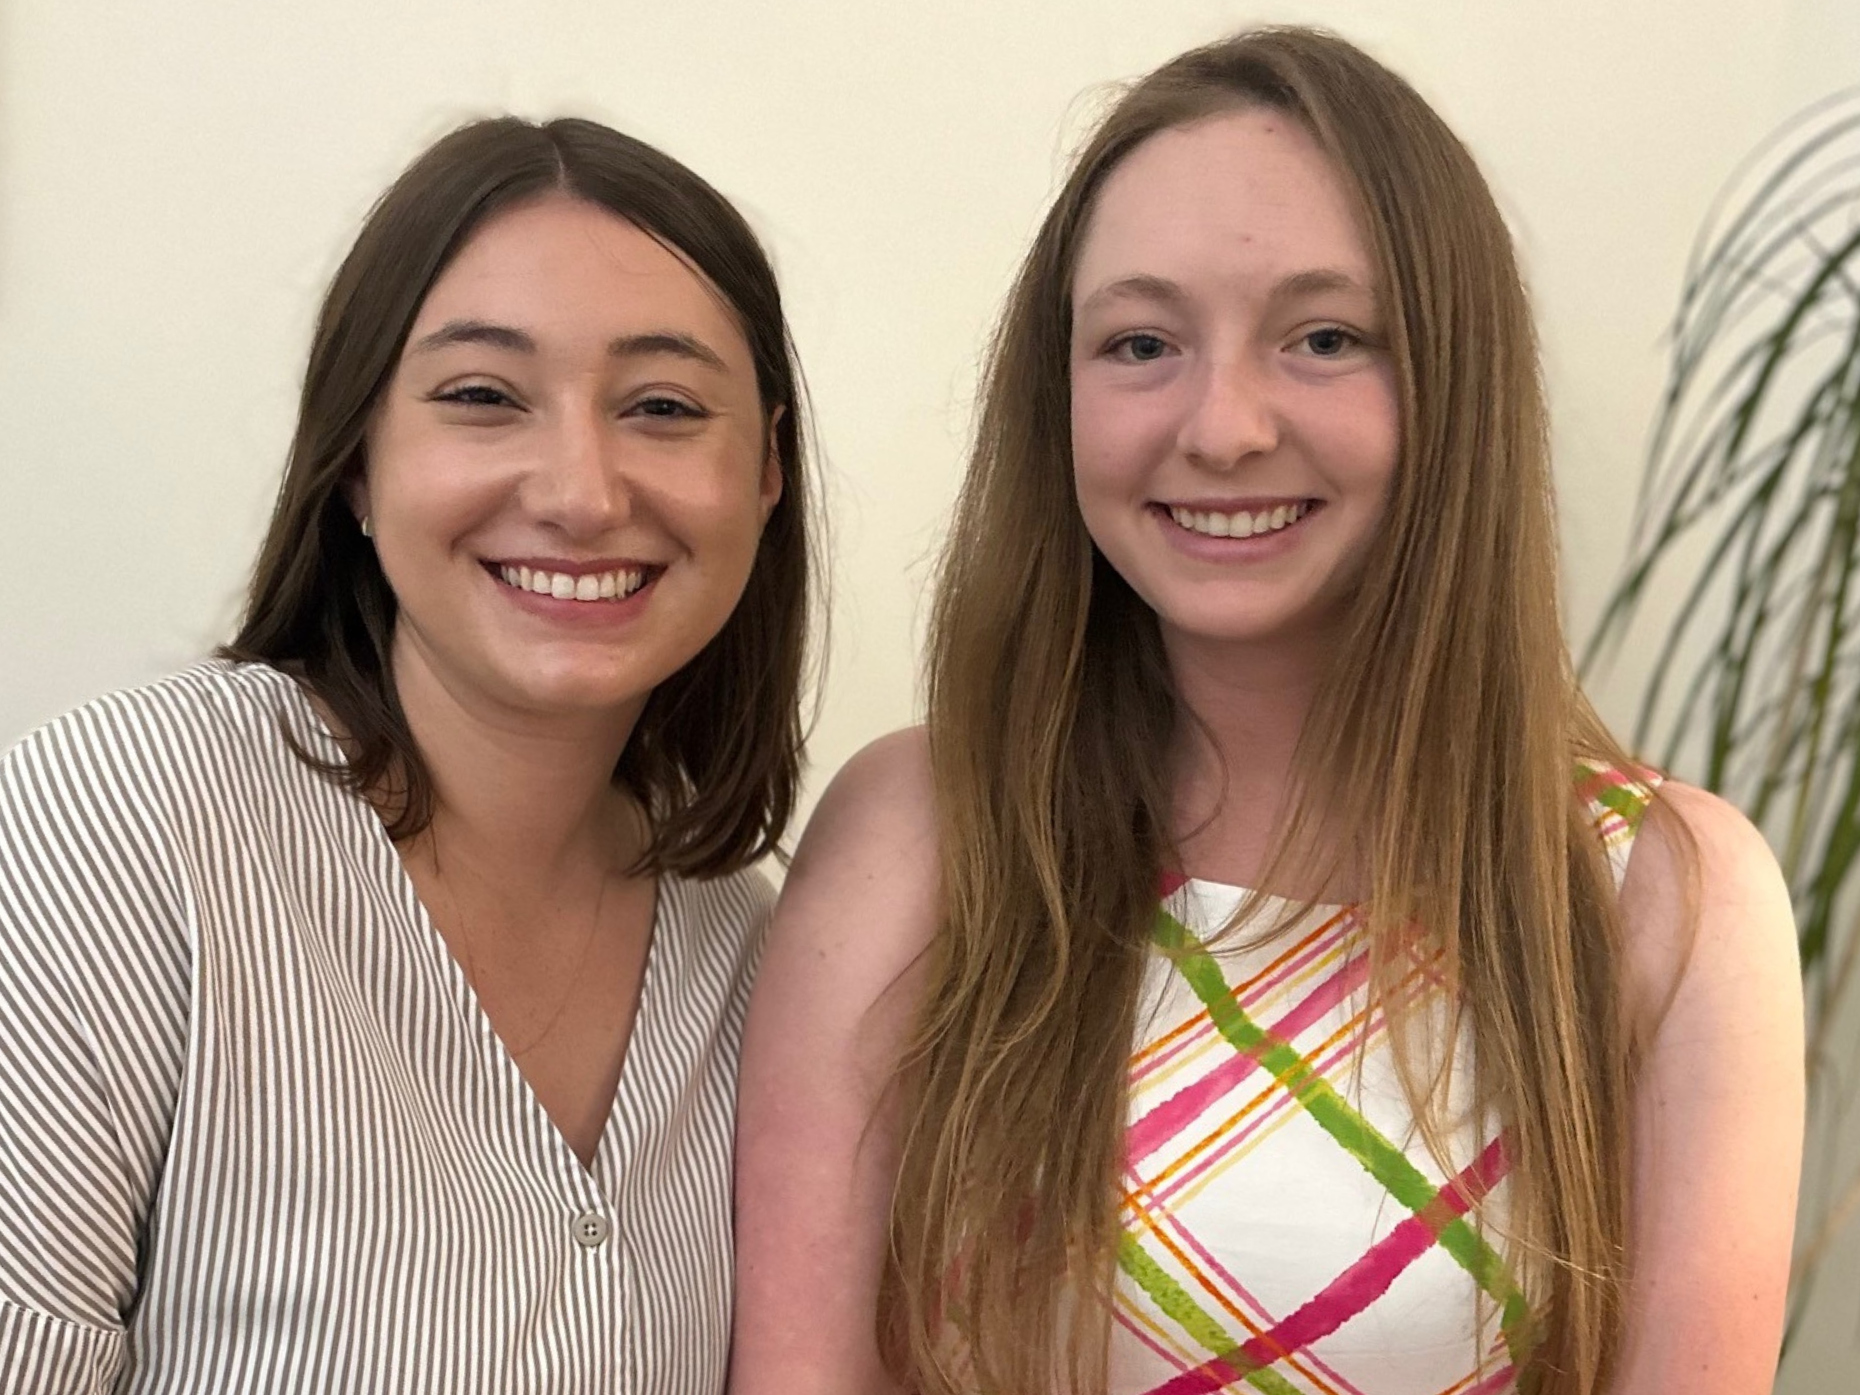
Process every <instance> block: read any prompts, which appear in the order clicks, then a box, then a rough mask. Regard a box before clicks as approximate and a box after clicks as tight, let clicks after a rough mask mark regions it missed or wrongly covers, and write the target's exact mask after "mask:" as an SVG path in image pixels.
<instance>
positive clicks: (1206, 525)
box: [1169, 499, 1311, 538]
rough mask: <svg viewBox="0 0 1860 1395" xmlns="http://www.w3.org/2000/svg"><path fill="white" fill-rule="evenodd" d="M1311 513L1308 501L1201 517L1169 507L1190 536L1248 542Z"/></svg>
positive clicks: (1170, 511)
mask: <svg viewBox="0 0 1860 1395" xmlns="http://www.w3.org/2000/svg"><path fill="white" fill-rule="evenodd" d="M1310 512H1311V501H1310V500H1309V499H1301V500H1300V501H1299V502H1298V503H1296V504H1275V505H1273V507H1271V508H1269V509H1260V510H1258V511H1257V512H1249V511H1248V510H1246V509H1241V510H1239V511H1238V512H1236V513H1203V512H1201V511H1199V510H1196V509H1184V508H1177V507H1174V506H1171V507H1170V509H1169V516H1170V517H1171V518H1173V519H1175V521H1176V522H1177V523H1179V524H1181V525H1182V526H1183V527H1184V528H1186V529H1188V530H1189V531H1190V532H1191V533H1206V534H1207V535H1208V536H1209V537H1211V538H1250V537H1252V536H1253V535H1254V534H1255V533H1276V532H1278V531H1279V529H1281V528H1283V527H1285V526H1286V525H1287V524H1288V523H1296V522H1297V521H1298V520H1299V519H1301V518H1303V517H1304V516H1305V515H1306V514H1308V513H1310Z"/></svg>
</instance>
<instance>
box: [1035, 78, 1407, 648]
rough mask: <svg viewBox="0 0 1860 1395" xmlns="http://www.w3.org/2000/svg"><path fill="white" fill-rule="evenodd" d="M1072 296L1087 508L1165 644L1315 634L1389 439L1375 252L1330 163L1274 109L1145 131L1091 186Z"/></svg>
mask: <svg viewBox="0 0 1860 1395" xmlns="http://www.w3.org/2000/svg"><path fill="white" fill-rule="evenodd" d="M1072 305H1073V325H1072V361H1071V379H1072V450H1073V464H1074V473H1075V483H1076V487H1077V493H1078V502H1079V508H1080V511H1081V513H1082V515H1083V517H1084V522H1085V526H1086V528H1087V530H1088V531H1089V532H1090V534H1091V536H1092V539H1093V541H1094V542H1096V544H1097V545H1098V548H1099V550H1100V551H1102V552H1103V553H1104V555H1105V557H1106V559H1107V560H1108V561H1109V562H1110V563H1111V565H1112V566H1114V567H1115V568H1116V569H1117V570H1118V572H1119V574H1121V575H1122V576H1123V578H1124V579H1125V580H1126V581H1127V582H1128V583H1129V584H1130V586H1131V587H1132V589H1133V590H1135V591H1136V592H1137V594H1138V595H1140V596H1141V597H1142V598H1143V599H1144V601H1145V602H1147V603H1148V604H1149V605H1150V607H1151V608H1152V609H1154V610H1155V611H1156V613H1157V616H1158V618H1159V619H1160V621H1161V623H1162V627H1163V633H1164V635H1165V638H1166V639H1167V640H1168V641H1169V643H1170V645H1171V647H1172V649H1174V648H1179V646H1180V645H1182V644H1184V643H1189V642H1194V643H1210V642H1211V643H1215V644H1221V645H1235V644H1246V645H1258V644H1262V643H1265V644H1276V643H1294V644H1299V645H1309V644H1310V643H1312V642H1313V641H1314V640H1318V641H1319V642H1321V640H1322V637H1323V636H1324V635H1325V634H1326V633H1327V632H1328V630H1329V629H1330V628H1331V627H1332V626H1334V624H1335V622H1336V620H1337V619H1338V618H1339V617H1340V616H1341V614H1342V613H1343V608H1344V606H1345V604H1346V602H1347V600H1348V597H1349V594H1350V590H1351V586H1352V584H1353V582H1354V581H1355V579H1356V577H1357V576H1358V574H1359V572H1360V569H1361V563H1362V560H1363V556H1364V554H1365V551H1366V549H1367V546H1368V544H1369V542H1370V540H1371V538H1372V537H1373V536H1374V533H1375V530H1376V529H1377V527H1378V526H1379V524H1380V522H1381V520H1382V516H1383V513H1384V508H1385V501H1386V499H1387V495H1388V489H1389V482H1390V480H1391V478H1392V476H1393V474H1394V470H1395V462H1396V456H1397V449H1398V435H1399V424H1398V415H1399V411H1398V404H1397V397H1396V389H1395V381H1394V374H1393V369H1392V365H1391V362H1390V356H1389V353H1388V350H1387V348H1386V346H1385V344H1384V341H1383V337H1382V317H1381V314H1380V312H1379V310H1378V307H1377V296H1376V287H1375V273H1374V266H1373V262H1372V260H1371V256H1370V250H1369V247H1368V244H1367V241H1366V239H1365V238H1364V236H1363V234H1362V231H1361V229H1360V227H1359V225H1358V222H1357V218H1356V215H1355V210H1354V208H1353V207H1352V204H1351V201H1350V199H1349V197H1348V195H1347V194H1346V192H1345V190H1344V187H1343V184H1342V182H1341V180H1340V179H1339V178H1338V176H1337V173H1336V171H1335V169H1334V168H1333V166H1332V164H1331V162H1330V160H1329V159H1328V158H1327V157H1326V156H1325V155H1324V154H1323V152H1322V151H1321V150H1320V149H1319V148H1318V146H1317V144H1316V142H1315V140H1313V138H1312V137H1311V135H1310V133H1309V132H1308V131H1307V130H1306V129H1305V128H1304V126H1303V125H1302V124H1300V123H1299V122H1298V121H1297V120H1296V119H1294V118H1292V117H1290V116H1287V115H1285V114H1283V113H1281V112H1278V111H1274V110H1270V109H1266V108H1250V109H1246V110H1242V111H1237V112H1233V113H1229V114H1224V115H1220V116H1215V117H1209V118H1207V119H1204V120H1202V121H1198V122H1196V123H1194V124H1192V125H1189V126H1184V127H1178V128H1175V129H1171V130H1166V131H1163V132H1161V133H1159V134H1157V135H1155V136H1152V137H1150V138H1149V139H1148V140H1146V141H1145V142H1144V143H1143V144H1141V145H1140V146H1138V147H1137V148H1136V149H1135V150H1134V151H1133V152H1132V153H1131V154H1130V155H1129V156H1127V157H1126V158H1125V159H1124V160H1123V162H1122V163H1121V164H1120V165H1118V167H1117V168H1116V169H1115V170H1114V171H1113V172H1112V173H1111V175H1110V176H1109V178H1108V179H1107V180H1106V181H1105V183H1104V186H1103V188H1102V189H1101V190H1100V191H1099V194H1098V198H1097V202H1096V205H1095V207H1094V208H1093V211H1092V214H1091V217H1090V221H1089V223H1088V224H1087V226H1086V229H1085V234H1084V238H1083V241H1082V244H1081V247H1080V251H1079V255H1078V261H1077V266H1076V269H1075V272H1074V276H1073V283H1072Z"/></svg>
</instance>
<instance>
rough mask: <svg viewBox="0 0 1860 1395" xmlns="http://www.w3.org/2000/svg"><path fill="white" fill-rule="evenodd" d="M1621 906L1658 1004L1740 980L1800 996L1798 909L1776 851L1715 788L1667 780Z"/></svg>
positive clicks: (1648, 995)
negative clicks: (1704, 788) (1792, 905)
mask: <svg viewBox="0 0 1860 1395" xmlns="http://www.w3.org/2000/svg"><path fill="white" fill-rule="evenodd" d="M1621 911H1622V919H1623V921H1624V924H1625V928H1626V931H1627V937H1628V943H1627V950H1628V967H1629V971H1630V974H1631V975H1632V978H1633V980H1634V981H1635V986H1636V988H1637V989H1638V990H1639V991H1640V993H1641V994H1642V995H1644V999H1643V1000H1644V1001H1646V1002H1648V1003H1650V1004H1655V1003H1657V1004H1665V1003H1668V1002H1672V1003H1674V1004H1675V1005H1677V1003H1678V1002H1679V1001H1681V1000H1683V999H1684V998H1686V997H1688V996H1696V995H1697V994H1700V993H1704V994H1707V995H1714V996H1715V994H1714V990H1726V989H1730V988H1733V987H1735V986H1737V985H1739V984H1740V983H1741V984H1742V985H1743V987H1744V988H1745V989H1746V990H1748V991H1749V992H1751V993H1755V994H1758V995H1760V996H1764V997H1777V996H1785V995H1788V996H1799V989H1800V978H1799V962H1798V957H1797V949H1796V936H1795V918H1794V914H1793V910H1792V907H1791V905H1790V899H1789V890H1788V887H1787V885H1786V884H1785V883H1784V881H1783V876H1782V871H1781V869H1780V868H1779V867H1778V866H1777V863H1776V856H1775V854H1774V853H1773V852H1771V850H1770V847H1769V844H1768V843H1767V842H1765V841H1764V838H1763V835H1762V834H1761V833H1760V832H1758V830H1757V829H1756V827H1755V826H1754V825H1753V824H1752V823H1751V822H1750V820H1749V819H1748V818H1746V817H1745V816H1744V815H1743V814H1742V813H1741V812H1740V811H1739V810H1738V809H1737V808H1735V807H1734V806H1733V805H1731V804H1730V803H1728V802H1727V801H1726V800H1724V799H1722V798H1720V797H1719V796H1718V795H1715V794H1712V793H1711V792H1710V791H1708V790H1702V789H1699V788H1697V787H1695V786H1692V785H1687V784H1684V783H1681V782H1679V781H1668V782H1667V783H1665V784H1663V785H1661V786H1660V789H1659V793H1658V796H1657V797H1656V798H1655V799H1654V800H1653V802H1652V804H1651V805H1650V806H1649V808H1648V810H1647V814H1646V816H1645V818H1644V819H1643V821H1642V824H1641V827H1640V830H1639V833H1638V835H1637V836H1636V838H1635V840H1634V851H1633V855H1632V857H1630V859H1629V861H1628V868H1627V875H1626V878H1625V880H1624V881H1623V883H1622V888H1621Z"/></svg>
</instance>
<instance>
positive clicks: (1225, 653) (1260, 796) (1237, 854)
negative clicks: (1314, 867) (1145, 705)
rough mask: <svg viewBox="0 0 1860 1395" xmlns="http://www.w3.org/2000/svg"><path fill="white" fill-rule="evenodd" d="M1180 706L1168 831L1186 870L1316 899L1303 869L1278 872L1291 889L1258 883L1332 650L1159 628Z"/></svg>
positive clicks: (1314, 641)
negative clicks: (1199, 635)
mask: <svg viewBox="0 0 1860 1395" xmlns="http://www.w3.org/2000/svg"><path fill="white" fill-rule="evenodd" d="M1164 647H1165V649H1166V651H1167V653H1168V657H1169V668H1170V673H1171V676H1172V677H1173V679H1174V682H1175V687H1176V694H1177V698H1178V701H1179V702H1180V703H1181V705H1182V707H1183V708H1184V710H1185V711H1186V712H1187V713H1189V714H1192V718H1193V719H1192V720H1189V721H1185V722H1184V723H1183V724H1182V728H1181V730H1180V732H1179V733H1178V735H1177V737H1176V744H1175V749H1174V751H1173V752H1172V753H1171V754H1172V762H1171V763H1172V766H1173V769H1174V777H1173V783H1174V801H1175V822H1176V827H1175V833H1176V839H1177V846H1178V850H1179V852H1180V854H1181V856H1182V859H1183V862H1184V863H1185V864H1186V865H1185V866H1184V869H1183V870H1184V871H1186V872H1188V873H1190V874H1191V875H1196V876H1204V877H1207V878H1209V879H1210V880H1214V881H1223V882H1232V883H1236V884H1239V885H1243V886H1252V887H1259V889H1261V890H1271V891H1277V892H1281V893H1282V894H1294V895H1307V894H1312V895H1315V894H1316V891H1315V889H1314V888H1312V887H1310V886H1309V885H1307V883H1308V882H1309V880H1310V878H1311V876H1312V873H1311V871H1310V869H1309V868H1302V869H1301V868H1298V867H1296V866H1294V867H1293V868H1288V869H1282V870H1284V871H1286V872H1287V873H1288V874H1289V875H1290V876H1291V879H1292V881H1293V882H1294V883H1295V885H1292V886H1289V887H1279V886H1273V887H1262V886H1261V885H1260V883H1261V880H1262V878H1263V877H1264V874H1265V873H1266V871H1267V864H1268V863H1269V861H1270V860H1271V855H1272V853H1273V852H1274V850H1275V849H1276V846H1277V843H1278V840H1279V838H1280V836H1281V835H1282V834H1283V832H1284V824H1285V820H1286V819H1287V818H1288V817H1289V816H1290V814H1291V810H1292V806H1293V799H1294V796H1295V795H1296V794H1297V793H1298V790H1297V780H1298V772H1297V770H1296V769H1295V761H1294V757H1295V756H1296V754H1297V750H1298V741H1299V736H1300V734H1301V733H1302V732H1303V730H1304V724H1305V717H1306V715H1307V714H1308V713H1309V712H1310V710H1311V704H1312V702H1313V700H1314V699H1315V697H1316V695H1317V690H1318V685H1319V683H1320V682H1321V681H1322V677H1323V674H1324V671H1325V667H1326V664H1327V663H1328V660H1329V655H1330V648H1329V645H1328V643H1327V642H1326V640H1325V639H1322V638H1320V637H1318V636H1313V637H1312V638H1311V639H1310V640H1308V641H1306V642H1300V643H1274V644H1271V645H1265V644H1246V645H1241V644H1228V643H1220V642H1214V641H1208V640H1201V639H1196V638H1193V637H1188V636H1182V635H1178V634H1171V633H1169V632H1168V631H1165V638H1164Z"/></svg>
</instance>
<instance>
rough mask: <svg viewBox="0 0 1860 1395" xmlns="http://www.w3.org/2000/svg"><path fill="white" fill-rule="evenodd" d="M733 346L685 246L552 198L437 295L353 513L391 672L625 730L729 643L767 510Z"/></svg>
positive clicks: (764, 426) (379, 427) (771, 477)
mask: <svg viewBox="0 0 1860 1395" xmlns="http://www.w3.org/2000/svg"><path fill="white" fill-rule="evenodd" d="M770 427H771V423H770V421H769V419H768V417H767V415H766V414H765V413H764V410H763V407H762V403H761V400H760V395H759V393H758V389H757V383H756V374H755V368H754V364H753V362H752V360H751V356H750V350H749V346H748V344H747V343H746V342H745V340H744V337H743V334H742V331H741V330H740V329H739V328H738V326H737V323H736V321H735V319H734V317H733V315H732V313H731V311H730V309H729V308H728V306H727V305H725V304H724V302H723V300H722V298H721V297H720V296H719V295H718V294H717V292H716V291H715V290H714V289H713V288H712V287H711V286H710V284H709V283H708V282H707V281H705V280H704V279H703V278H702V277H700V276H699V275H698V273H697V272H695V271H694V270H693V269H692V268H691V267H690V265H689V264H688V263H686V262H685V261H684V260H683V259H682V258H681V257H680V256H678V255H677V254H676V253H674V252H672V251H670V250H668V249H667V248H666V247H665V246H663V245H662V244H660V243H659V242H657V241H655V240H654V239H653V238H652V237H650V236H649V235H647V234H646V233H644V232H642V231H641V230H640V229H638V228H637V227H635V226H634V225H633V224H631V223H628V222H625V221H624V220H622V219H620V218H618V217H616V216H614V215H613V214H612V213H609V212H608V211H606V210H605V209H603V208H601V207H599V206H597V205H594V204H591V203H587V202H585V201H582V200H578V199H574V198H571V197H568V196H566V195H552V196H550V197H547V198H545V199H543V200H542V201H540V202H536V203H531V204H527V205H524V206H521V207H518V208H515V209H512V210H509V211H506V212H503V213H501V214H498V215H496V216H494V217H493V218H491V219H490V220H489V221H487V222H486V223H485V224H484V225H483V226H482V227H480V228H479V229H478V230H477V231H476V232H475V233H474V234H473V235H472V236H471V238H470V240H469V241H468V242H467V243H466V244H465V246H464V248H463V249H462V250H461V251H460V252H459V254H458V255H457V257H456V258H454V260H453V261H452V262H451V264H450V265H449V266H448V267H447V268H446V270H445V271H444V272H443V273H442V274H441V275H440V277H439V278H438V280H437V281H436V282H435V283H434V284H433V287H432V289H431V291H430V292H429V293H428V294H427V296H426V299H425V301H424V302H423V303H422V305H421V307H420V310H419V313H418V315H417V316H416V317H415V320H414V323H413V326H412V329H411V330H410V332H409V333H408V336H407V342H406V347H405V349H404V350H403V351H402V354H401V358H400V361H399V363H398V365H397V366H396V368H395V371H394V374H393V376H392V378H391V379H390V381H389V382H388V384H387V386H386V388H385V389H384V391H383V394H382V397H381V399H380V402H379V404H378V406H377V407H376V409H375V414H374V417H373V419H372V421H371V423H370V426H369V430H368V433H367V455H366V458H367V467H366V471H365V474H364V476H363V478H361V479H360V480H358V481H357V482H356V485H355V487H354V490H353V493H352V503H353V505H354V507H355V509H356V511H357V512H358V514H361V515H362V516H364V517H366V518H367V519H368V520H369V522H370V525H371V527H372V530H373V532H374V538H375V549H376V552H377V554H378V556H379V558H380V561H381V566H382V570H383V572H384V573H385V575H386V577H387V580H388V583H389V585H390V586H391V587H392V588H393V591H394V595H395V599H396V601H397V603H398V606H399V614H398V617H397V619H396V622H395V630H394V669H395V677H396V681H397V683H399V684H401V685H402V686H403V688H404V687H405V685H406V684H407V683H408V682H409V681H427V680H430V681H436V682H437V683H438V684H439V685H440V686H441V687H443V688H444V689H445V690H446V691H447V692H448V693H450V694H451V695H452V697H453V699H454V700H456V701H458V702H460V703H461V704H463V705H467V706H473V707H479V708H488V709H490V710H502V711H506V712H510V713H516V714H528V715H531V716H546V715H561V714H565V713H582V714H596V715H605V714H614V715H620V714H636V713H637V711H638V709H639V707H640V706H641V705H643V703H644V700H645V697H646V696H647V694H649V693H650V692H651V690H652V688H653V687H654V686H655V685H656V684H658V683H660V682H662V681H663V680H664V679H665V678H667V677H669V676H670V675H671V674H673V673H675V672H676V671H677V670H678V669H679V668H680V667H682V666H683V665H684V664H685V663H687V662H688V661H689V660H690V659H691V658H692V657H693V656H694V655H695V654H696V653H697V652H698V651H699V650H700V649H702V648H703V646H704V645H705V644H706V643H707V642H708V641H709V640H710V639H711V638H712V637H713V636H714V635H715V634H716V633H717V632H718V630H719V629H721V628H722V626H723V624H724V622H725V620H727V619H728V617H729V615H730V612H731V611H732V610H733V609H734V608H735V606H736V603H737V600H738V598H739V597H740V596H741V595H742V592H743V586H744V583H745V581H746V580H747V578H748V576H749V572H750V567H751V565H752V563H753V562H754V560H755V555H756V548H757V544H758V541H759V539H760V536H761V532H762V525H763V523H764V522H765V521H766V519H767V518H768V515H769V512H770V510H771V509H772V508H773V507H774V506H775V503H776V500H777V499H778V498H779V497H780V493H781V471H780V465H779V461H778V460H777V458H776V456H775V453H774V450H773V449H772V446H771V434H772V433H771V429H770Z"/></svg>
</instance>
